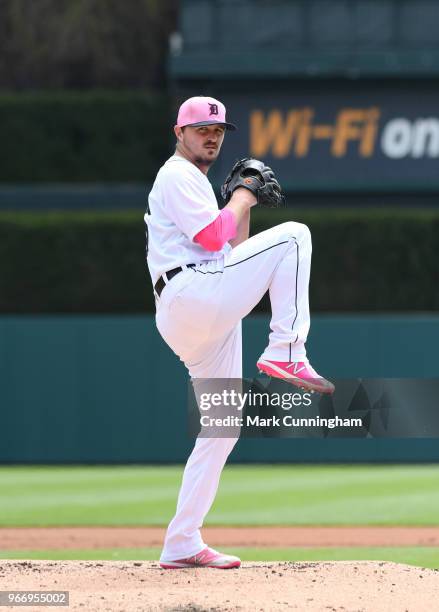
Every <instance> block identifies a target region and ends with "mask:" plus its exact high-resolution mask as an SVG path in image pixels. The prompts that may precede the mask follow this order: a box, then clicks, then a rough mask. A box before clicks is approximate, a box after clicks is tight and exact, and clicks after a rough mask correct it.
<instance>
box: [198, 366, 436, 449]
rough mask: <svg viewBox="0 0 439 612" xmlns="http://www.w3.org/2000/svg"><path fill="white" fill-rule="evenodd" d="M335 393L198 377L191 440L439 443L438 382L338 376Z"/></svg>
mask: <svg viewBox="0 0 439 612" xmlns="http://www.w3.org/2000/svg"><path fill="white" fill-rule="evenodd" d="M334 382H335V393H334V394H333V395H320V394H319V393H311V392H308V391H300V390H298V389H297V388H296V387H294V386H293V385H291V384H288V383H286V382H285V381H281V380H279V379H274V378H271V379H270V378H267V377H264V378H255V379H247V378H244V379H194V380H192V381H190V382H189V385H188V423H189V435H190V436H191V437H197V436H199V437H210V438H228V437H252V438H257V437H262V438H270V437H271V438H345V439H346V438H356V439H359V438H439V399H438V398H439V379H398V378H391V379H390V378H389V379H386V378H382V379H372V378H368V379H365V378H363V379H361V378H355V379H338V380H337V379H336V380H335V381H334Z"/></svg>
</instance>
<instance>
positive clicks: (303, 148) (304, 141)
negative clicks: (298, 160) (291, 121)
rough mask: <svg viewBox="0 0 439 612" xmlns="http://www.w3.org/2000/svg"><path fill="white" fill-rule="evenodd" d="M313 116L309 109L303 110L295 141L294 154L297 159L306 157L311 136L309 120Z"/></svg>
mask: <svg viewBox="0 0 439 612" xmlns="http://www.w3.org/2000/svg"><path fill="white" fill-rule="evenodd" d="M313 116H314V112H313V111H312V110H311V109H310V108H304V109H303V112H302V121H301V122H300V126H299V131H298V134H297V139H296V148H295V153H296V156H297V157H305V156H306V155H308V151H309V143H310V141H311V136H312V127H311V119H312V118H313Z"/></svg>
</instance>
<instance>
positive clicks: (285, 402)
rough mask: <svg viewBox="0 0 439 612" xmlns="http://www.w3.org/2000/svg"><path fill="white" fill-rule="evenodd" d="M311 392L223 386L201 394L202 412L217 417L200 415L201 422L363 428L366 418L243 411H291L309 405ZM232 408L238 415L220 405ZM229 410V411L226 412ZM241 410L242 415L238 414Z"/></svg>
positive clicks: (209, 425) (222, 425) (224, 425)
mask: <svg viewBox="0 0 439 612" xmlns="http://www.w3.org/2000/svg"><path fill="white" fill-rule="evenodd" d="M312 399H313V398H312V394H311V393H307V392H304V393H303V394H302V393H299V392H296V393H294V392H293V393H288V392H286V393H276V392H272V393H267V392H265V393H264V392H260V391H252V390H251V389H250V390H249V391H246V392H239V391H237V390H236V389H223V390H222V391H221V392H213V393H212V392H205V393H201V394H200V396H199V404H198V406H199V409H200V411H201V412H202V413H203V412H207V411H212V412H214V413H215V416H211V415H210V414H201V415H200V424H201V427H202V428H205V427H214V428H221V427H243V426H244V425H246V426H247V427H264V428H265V427H280V426H284V427H328V428H329V429H334V428H335V427H362V426H363V421H362V419H361V418H344V419H343V418H340V417H339V416H335V417H334V418H325V417H321V416H320V415H316V416H315V417H295V416H294V415H292V414H284V415H282V416H276V415H275V414H272V415H271V416H268V415H265V416H262V415H261V414H259V413H258V414H248V413H247V414H245V415H243V414H242V411H243V410H244V407H247V408H256V409H260V408H264V409H267V408H272V409H275V408H280V409H281V410H283V411H290V410H292V409H293V408H298V407H309V406H311V405H312ZM222 407H224V408H230V409H232V410H234V411H236V412H237V413H238V414H226V415H223V416H219V415H218V414H217V412H218V410H217V409H218V408H222ZM227 412H228V411H227ZM239 413H241V414H239Z"/></svg>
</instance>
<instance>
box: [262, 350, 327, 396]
mask: <svg viewBox="0 0 439 612" xmlns="http://www.w3.org/2000/svg"><path fill="white" fill-rule="evenodd" d="M256 367H257V368H259V371H260V372H264V373H265V374H268V376H274V377H275V378H282V379H283V380H285V381H286V382H289V383H291V384H293V385H295V386H296V387H301V388H302V389H305V390H306V391H317V392H318V393H334V391H335V387H334V385H333V384H332V383H331V382H330V381H329V380H326V378H323V377H322V376H320V374H317V372H316V371H315V370H314V368H313V367H312V366H311V364H310V363H308V362H307V361H270V360H268V359H262V358H261V359H260V360H259V361H258V363H257V364H256Z"/></svg>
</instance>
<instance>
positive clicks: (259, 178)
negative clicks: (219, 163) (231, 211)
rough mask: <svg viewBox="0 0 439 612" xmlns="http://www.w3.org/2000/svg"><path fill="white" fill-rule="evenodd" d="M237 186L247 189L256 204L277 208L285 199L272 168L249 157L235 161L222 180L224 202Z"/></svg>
mask: <svg viewBox="0 0 439 612" xmlns="http://www.w3.org/2000/svg"><path fill="white" fill-rule="evenodd" d="M238 187H245V189H249V190H250V191H251V192H252V193H254V194H255V196H256V197H257V199H258V205H259V206H265V207H266V208H278V207H279V206H282V204H283V203H284V200H285V197H284V196H283V194H282V188H281V186H280V185H279V183H278V181H277V179H276V177H275V176H274V172H273V170H272V169H271V168H269V167H268V166H266V165H265V164H264V162H262V161H259V160H258V159H252V158H251V157H244V158H243V159H240V160H239V161H237V162H236V164H235V165H234V166H233V168H232V169H231V171H230V174H229V176H228V177H227V178H226V180H225V181H224V184H223V185H222V187H221V196H222V198H223V200H224V202H225V203H226V204H227V202H228V201H229V200H230V198H231V197H232V194H233V192H234V191H235V189H237V188H238Z"/></svg>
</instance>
